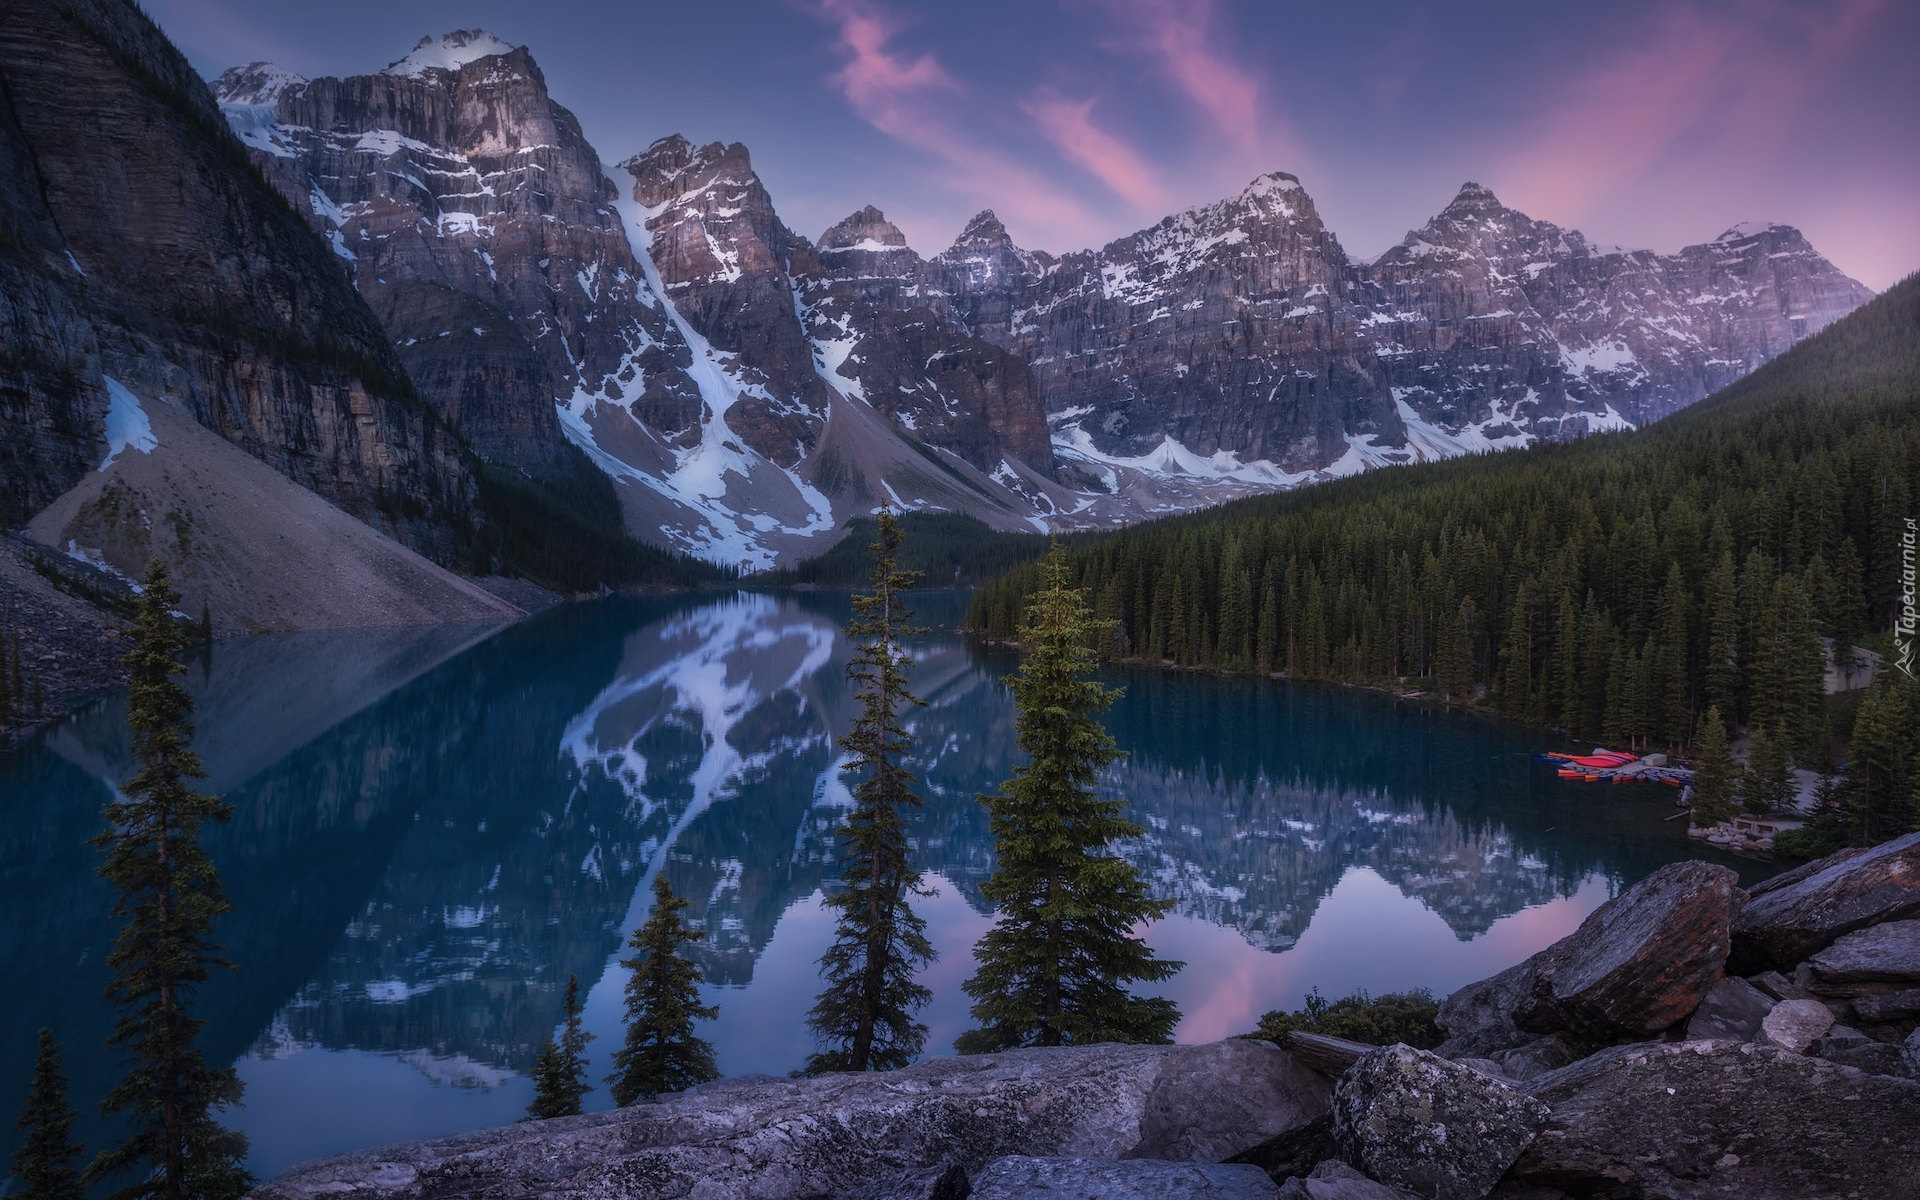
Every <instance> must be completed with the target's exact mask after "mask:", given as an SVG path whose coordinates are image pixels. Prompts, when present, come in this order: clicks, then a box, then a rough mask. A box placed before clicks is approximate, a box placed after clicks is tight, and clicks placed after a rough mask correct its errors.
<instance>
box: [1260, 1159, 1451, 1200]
mask: <svg viewBox="0 0 1920 1200" xmlns="http://www.w3.org/2000/svg"><path fill="white" fill-rule="evenodd" d="M1279 1200H1418V1198H1417V1197H1415V1196H1414V1194H1413V1193H1412V1192H1403V1191H1401V1190H1400V1189H1399V1188H1396V1187H1388V1186H1387V1185H1386V1184H1384V1183H1380V1182H1377V1181H1375V1180H1372V1179H1369V1178H1367V1176H1366V1175H1364V1174H1362V1173H1361V1172H1359V1171H1356V1170H1354V1169H1353V1168H1352V1167H1350V1166H1348V1165H1347V1164H1346V1163H1343V1162H1341V1161H1340V1160H1339V1159H1337V1158H1331V1159H1328V1160H1327V1161H1326V1162H1323V1163H1321V1164H1320V1165H1319V1166H1317V1167H1315V1168H1314V1169H1313V1170H1312V1171H1311V1172H1309V1173H1308V1174H1306V1175H1302V1176H1299V1177H1297V1178H1294V1179H1289V1180H1287V1181H1286V1182H1285V1183H1283V1184H1281V1185H1280V1196H1279Z"/></svg>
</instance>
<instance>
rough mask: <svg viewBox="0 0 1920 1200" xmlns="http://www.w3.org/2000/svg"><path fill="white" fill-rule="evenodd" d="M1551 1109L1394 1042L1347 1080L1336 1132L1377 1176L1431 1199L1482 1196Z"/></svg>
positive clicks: (1351, 1155) (1337, 1102)
mask: <svg viewBox="0 0 1920 1200" xmlns="http://www.w3.org/2000/svg"><path fill="white" fill-rule="evenodd" d="M1548 1115H1549V1114H1548V1112H1547V1108H1546V1106H1545V1105H1543V1104H1541V1103H1539V1102H1538V1101H1535V1100H1533V1099H1532V1098H1530V1097H1529V1096H1527V1095H1526V1094H1525V1093H1524V1092H1520V1091H1517V1090H1515V1089H1514V1088H1512V1087H1510V1086H1508V1085H1507V1084H1504V1083H1502V1082H1500V1081H1499V1080H1496V1079H1493V1078H1491V1077H1490V1076H1486V1075H1482V1074H1481V1073H1480V1072H1478V1071H1475V1070H1473V1069H1471V1068H1469V1067H1463V1066H1460V1065H1458V1064H1457V1063H1451V1062H1448V1061H1447V1060H1446V1059H1444V1058H1441V1057H1439V1056H1438V1055H1436V1054H1432V1053H1430V1052H1428V1051H1425V1050H1415V1049H1414V1048H1413V1047H1411V1046H1388V1047H1386V1048H1384V1049H1382V1050H1378V1051H1375V1052H1374V1053H1372V1054H1369V1055H1367V1056H1366V1057H1365V1058H1363V1059H1361V1060H1360V1061H1359V1062H1357V1063H1355V1064H1354V1065H1353V1066H1352V1067H1351V1068H1350V1069H1349V1070H1348V1071H1347V1073H1346V1075H1345V1076H1343V1077H1342V1078H1341V1080H1340V1084H1339V1086H1338V1087H1337V1088H1335V1090H1334V1100H1333V1134H1334V1138H1335V1139H1336V1140H1337V1141H1338V1142H1339V1145H1340V1150H1341V1154H1342V1155H1343V1156H1344V1157H1345V1158H1346V1160H1347V1161H1348V1162H1349V1163H1351V1164H1352V1165H1354V1166H1356V1167H1358V1168H1360V1169H1361V1170H1362V1171H1365V1172H1366V1173H1367V1174H1368V1175H1370V1176H1372V1177H1373V1178H1374V1179H1377V1180H1380V1181H1381V1182H1383V1183H1388V1184H1391V1185H1393V1186H1395V1187H1400V1188H1405V1189H1407V1190H1408V1191H1411V1192H1414V1193H1415V1194H1416V1195H1420V1196H1425V1197H1431V1198H1432V1200H1480V1197H1482V1196H1485V1195H1486V1194H1487V1192H1488V1191H1489V1190H1490V1189H1491V1188H1492V1187H1493V1185H1494V1183H1495V1182H1496V1181H1497V1180H1499V1178H1500V1176H1501V1175H1502V1174H1504V1173H1505V1171H1506V1169H1507V1167H1508V1166H1509V1165H1510V1164H1511V1163H1512V1162H1513V1160H1514V1159H1515V1158H1517V1157H1519V1155H1520V1152H1521V1151H1522V1150H1525V1149H1526V1148H1527V1145H1528V1144H1529V1143H1531V1142H1532V1141H1533V1136H1534V1134H1535V1133H1536V1132H1537V1131H1538V1130H1539V1129H1540V1128H1541V1127H1542V1126H1543V1125H1544V1124H1545V1123H1546V1120H1547V1117H1548Z"/></svg>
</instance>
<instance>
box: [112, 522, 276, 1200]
mask: <svg viewBox="0 0 1920 1200" xmlns="http://www.w3.org/2000/svg"><path fill="white" fill-rule="evenodd" d="M179 602H180V595H179V593H178V592H176V591H174V589H173V585H172V583H171V581H170V580H169V579H168V578H167V569H166V566H165V565H164V564H162V563H161V562H160V560H159V559H157V558H156V559H154V560H153V561H152V562H151V563H150V564H148V567H147V575H146V580H145V582H144V584H143V588H142V592H141V594H140V597H139V599H138V600H137V601H136V602H135V606H134V625H133V643H134V644H133V649H132V650H131V651H129V652H128V654H127V656H126V659H125V661H126V665H127V671H128V675H129V681H128V691H127V723H128V725H129V726H131V728H132V732H133V753H134V758H135V759H136V760H137V761H138V762H139V764H140V770H139V772H138V773H136V774H135V775H134V777H133V778H132V779H129V780H127V782H126V783H125V784H124V785H122V794H121V795H120V796H119V797H118V798H116V799H115V800H114V801H113V802H112V803H110V804H108V805H107V809H106V820H107V828H106V830H105V831H104V832H103V833H101V834H100V835H99V836H97V837H96V838H94V844H95V845H97V846H99V847H100V848H101V849H102V850H104V851H105V852H106V861H105V862H104V863H103V864H102V865H101V867H100V874H101V875H102V876H104V877H105V878H106V879H107V881H108V882H110V883H112V884H113V885H114V886H115V887H116V888H118V889H119V892H120V897H119V899H118V900H117V901H115V903H114V907H113V912H114V915H115V916H117V917H120V918H123V919H124V920H125V921H126V924H125V925H124V926H122V928H121V930H120V933H119V936H118V937H116V938H115V939H114V943H113V949H112V950H110V951H109V952H108V954H107V967H108V969H109V970H111V971H112V972H113V978H112V979H111V980H110V981H109V982H108V984H107V993H106V994H107V999H109V1000H111V1001H113V1002H114V1003H115V1004H117V1005H119V1006H120V1010H121V1011H120V1016H119V1018H118V1019H117V1020H116V1021H115V1023H114V1028H113V1034H112V1035H111V1037H109V1038H108V1042H109V1044H111V1045H113V1046H117V1047H120V1048H121V1049H122V1050H124V1051H125V1052H126V1053H127V1054H128V1056H129V1057H130V1058H131V1059H132V1060H133V1066H132V1069H131V1070H130V1071H129V1072H128V1074H127V1077H126V1078H125V1079H123V1080H122V1081H121V1082H120V1083H119V1085H118V1086H116V1087H115V1088H114V1089H113V1090H112V1091H111V1092H109V1093H108V1094H107V1098H106V1100H104V1101H103V1102H102V1103H101V1106H100V1107H101V1110H102V1111H103V1112H105V1113H107V1114H108V1115H114V1114H119V1115H121V1116H123V1117H124V1118H125V1120H126V1123H127V1126H128V1127H129V1133H128V1135H127V1138H126V1140H125V1141H123V1142H122V1143H120V1145H118V1146H115V1147H113V1148H112V1149H109V1150H106V1151H103V1152H102V1153H101V1154H100V1155H99V1156H98V1157H97V1158H95V1159H94V1160H93V1162H92V1163H91V1164H89V1166H88V1168H87V1175H88V1177H89V1178H90V1179H92V1180H95V1181H104V1180H107V1179H110V1178H112V1177H114V1176H118V1175H120V1174H122V1173H123V1172H127V1171H136V1170H137V1171H138V1172H139V1178H138V1179H136V1180H134V1181H133V1182H131V1183H128V1184H126V1185H125V1186H123V1187H121V1188H119V1189H118V1190H116V1191H115V1192H113V1194H112V1195H113V1200H145V1198H146V1197H155V1198H158V1200H188V1198H189V1197H191V1198H193V1200H237V1198H238V1197H240V1196H241V1195H243V1194H244V1193H245V1192H246V1191H247V1190H248V1189H249V1188H250V1187H252V1186H253V1177H252V1176H251V1175H249V1174H248V1173H247V1170H246V1168H245V1167H244V1166H243V1165H242V1164H243V1162H244V1160H245V1158H246V1153H247V1139H246V1137H245V1136H244V1135H243V1134H239V1133H235V1132H233V1131H232V1130H229V1129H226V1128H224V1127H222V1126H221V1125H220V1123H219V1122H218V1121H217V1120H215V1119H214V1112H215V1110H217V1109H220V1108H223V1107H226V1106H228V1105H233V1104H238V1103H239V1101H240V1093H241V1084H240V1078H239V1076H237V1075H235V1074H234V1072H233V1070H232V1069H231V1068H228V1069H225V1070H216V1069H215V1068H213V1067H210V1066H208V1065H207V1061H206V1057H205V1055H204V1054H202V1052H201V1051H200V1049H199V1047H197V1046H196V1045H194V1041H195V1039H196V1037H197V1036H198V1034H199V1032H200V1026H201V1025H202V1024H204V1022H203V1021H201V1020H200V1019H199V1018H197V1017H194V1016H192V1015H191V1013H190V1010H189V1003H190V1001H191V1000H192V998H193V991H194V988H195V987H196V986H197V985H199V984H201V983H203V982H205V981H206V979H207V975H208V970H209V968H210V967H213V966H230V965H231V964H229V963H228V962H227V961H226V960H225V959H223V958H221V957H220V955H219V948H218V947H216V946H214V945H213V944H212V943H211V942H210V941H209V937H210V935H211V934H212V931H213V922H214V920H215V918H217V917H219V916H220V915H221V914H222V913H225V912H227V911H228V910H229V908H230V907H231V906H230V905H229V904H228V903H227V899H226V895H225V893H224V892H223V890H222V889H221V886H220V877H219V875H218V874H217V873H216V872H215V871H214V867H213V862H212V860H211V859H209V858H208V857H207V853H206V851H205V849H203V848H202V847H201V845H200V822H202V821H203V820H215V821H224V820H226V819H227V818H228V817H229V816H231V815H232V809H231V808H230V807H229V806H228V805H227V804H225V803H223V802H222V801H220V800H218V799H216V798H214V797H212V796H206V795H202V794H201V793H199V792H196V791H194V790H193V789H192V787H190V786H189V785H188V781H189V780H193V779H200V778H204V777H205V774H206V772H205V771H204V770H202V769H201V766H200V756H199V755H198V754H196V753H194V750H193V745H192V737H193V698H192V697H191V696H189V695H188V694H187V691H186V689H185V688H183V687H181V686H180V683H179V681H178V680H177V679H175V678H174V677H175V676H177V675H180V674H181V673H183V672H184V671H185V670H186V668H185V667H184V666H182V665H181V662H180V657H179V656H180V651H181V649H182V647H183V646H184V645H185V642H186V639H185V637H184V636H183V634H182V632H181V630H180V627H179V626H178V625H176V624H175V623H174V618H173V611H174V609H175V607H176V606H177V605H178V604H179Z"/></svg>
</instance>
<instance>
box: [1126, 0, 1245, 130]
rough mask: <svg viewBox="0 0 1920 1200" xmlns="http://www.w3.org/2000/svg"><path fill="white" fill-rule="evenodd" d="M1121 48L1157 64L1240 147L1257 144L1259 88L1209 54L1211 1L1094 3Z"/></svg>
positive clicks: (1230, 64) (1232, 65) (1223, 58)
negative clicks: (1109, 23)
mask: <svg viewBox="0 0 1920 1200" xmlns="http://www.w3.org/2000/svg"><path fill="white" fill-rule="evenodd" d="M1096 2H1097V3H1098V4H1099V6H1100V7H1101V8H1104V9H1105V10H1106V11H1107V12H1108V14H1109V15H1111V16H1112V18H1113V19H1114V21H1115V23H1116V28H1115V30H1114V33H1115V35H1116V36H1117V38H1118V40H1119V41H1120V42H1121V44H1123V45H1126V46H1129V47H1130V48H1133V49H1135V50H1138V51H1140V52H1143V53H1145V54H1147V55H1148V56H1149V57H1151V58H1153V59H1155V60H1157V62H1158V64H1159V66H1160V69H1161V70H1162V71H1163V72H1164V73H1165V74H1166V76H1167V78H1168V79H1169V80H1170V81H1171V82H1172V83H1173V85H1174V86H1175V87H1176V88H1178V89H1179V90H1180V91H1181V92H1182V93H1183V94H1184V95H1185V96H1186V97H1187V99H1188V100H1190V101H1192V102H1193V103H1194V104H1195V105H1196V106H1198V107H1199V108H1200V109H1201V110H1202V111H1204V112H1205V113H1206V114H1207V115H1208V116H1209V117H1211V118H1212V120H1213V123H1214V125H1215V126H1216V127H1217V128H1218V129H1219V130H1220V131H1221V132H1222V133H1223V134H1225V135H1226V136H1227V137H1228V138H1230V139H1232V140H1233V141H1234V142H1237V143H1239V144H1240V145H1242V146H1252V145H1254V144H1256V143H1257V142H1258V141H1259V140H1260V134H1261V113H1260V84H1259V81H1258V80H1256V79H1255V78H1254V77H1253V76H1252V75H1249V74H1248V73H1247V72H1246V71H1245V70H1243V69H1242V68H1241V67H1240V66H1238V65H1237V64H1235V63H1234V62H1232V61H1231V60H1230V59H1228V58H1227V57H1226V56H1224V55H1222V54H1220V53H1218V52H1217V51H1215V50H1214V49H1213V46H1212V42H1213V40H1214V31H1213V3H1212V0H1096Z"/></svg>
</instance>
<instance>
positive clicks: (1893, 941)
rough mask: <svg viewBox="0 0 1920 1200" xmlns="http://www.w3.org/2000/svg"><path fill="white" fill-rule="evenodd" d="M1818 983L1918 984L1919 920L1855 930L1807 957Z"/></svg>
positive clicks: (1919, 965)
mask: <svg viewBox="0 0 1920 1200" xmlns="http://www.w3.org/2000/svg"><path fill="white" fill-rule="evenodd" d="M1807 966H1808V967H1809V968H1810V970H1809V975H1810V976H1811V980H1812V982H1813V985H1814V986H1815V987H1816V988H1819V987H1821V986H1822V985H1828V986H1831V985H1835V984H1842V985H1844V984H1860V983H1869V984H1871V983H1887V984H1893V985H1895V986H1910V985H1913V984H1920V921H1888V922H1886V923H1884V924H1880V925H1870V926H1868V927H1867V928H1865V929H1860V930H1856V931H1854V932H1853V933H1849V934H1846V935H1844V936H1843V937H1841V938H1839V939H1838V940H1836V941H1835V942H1834V943H1833V945H1831V946H1828V947H1827V948H1826V949H1825V950H1822V951H1820V953H1818V954H1816V955H1814V956H1813V957H1812V958H1809V959H1808V960H1807Z"/></svg>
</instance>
